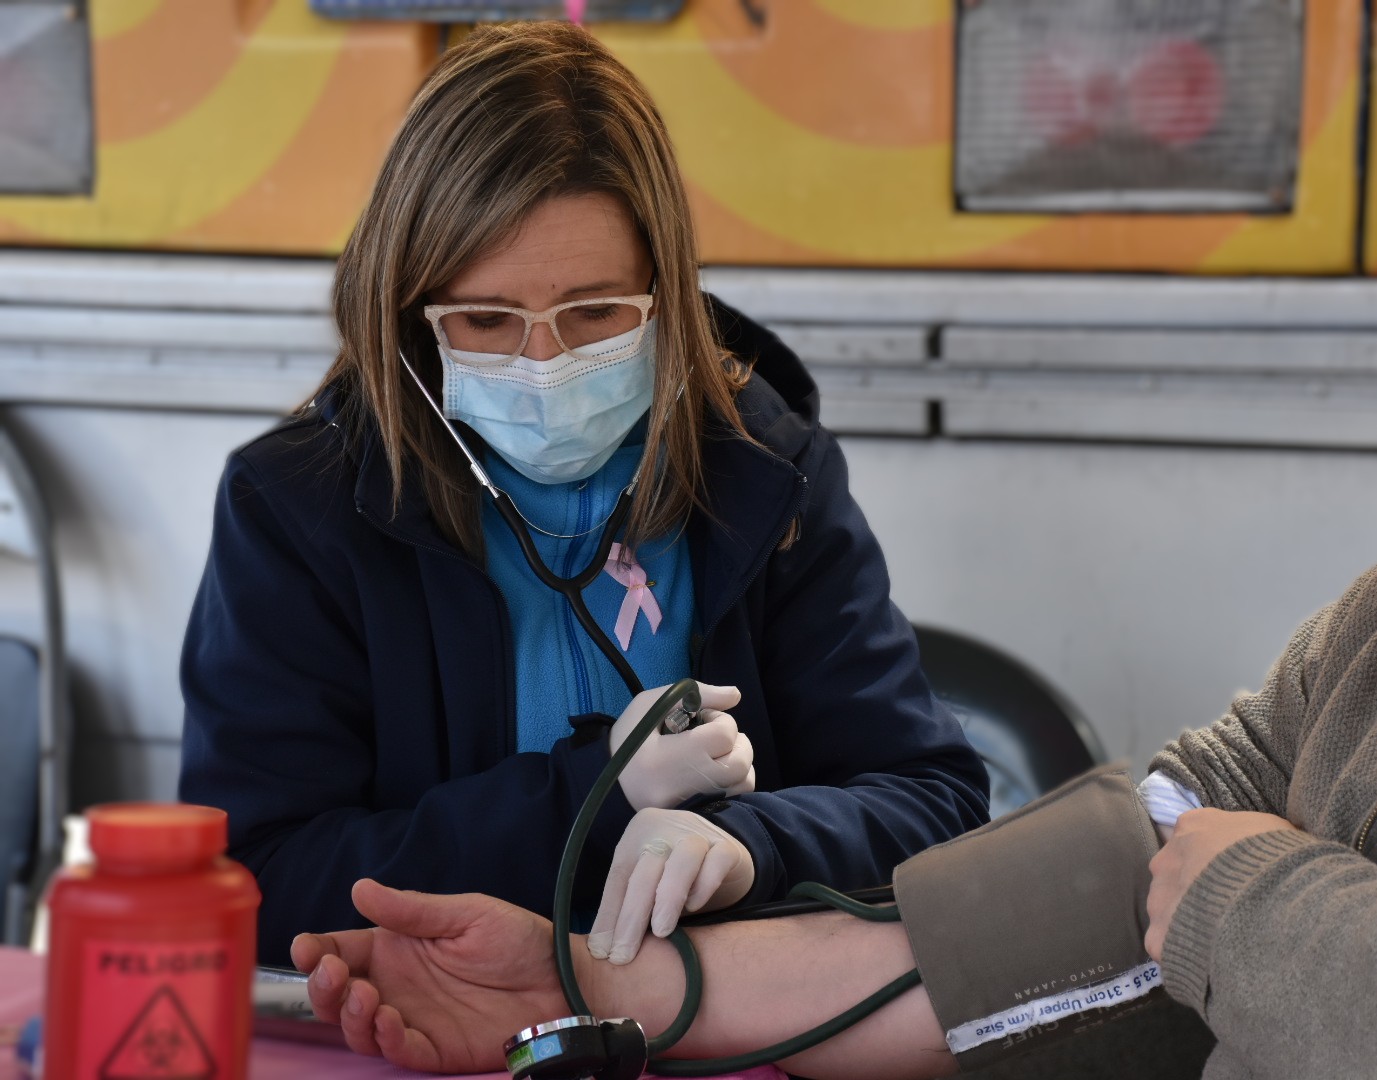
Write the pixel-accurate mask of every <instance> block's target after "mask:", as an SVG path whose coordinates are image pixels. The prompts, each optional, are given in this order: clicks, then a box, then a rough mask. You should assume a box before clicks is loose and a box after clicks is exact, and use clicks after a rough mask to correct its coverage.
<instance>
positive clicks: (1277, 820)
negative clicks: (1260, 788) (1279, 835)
mask: <svg viewBox="0 0 1377 1080" xmlns="http://www.w3.org/2000/svg"><path fill="white" fill-rule="evenodd" d="M1294 828H1295V826H1294V825H1292V824H1291V823H1290V822H1289V821H1287V820H1286V819H1285V818H1282V817H1277V816H1276V815H1275V814H1259V813H1254V812H1253V811H1251V810H1213V809H1204V810H1187V811H1186V812H1185V813H1184V814H1182V815H1181V816H1180V817H1179V818H1177V819H1176V831H1175V832H1174V833H1173V834H1172V835H1171V837H1170V839H1168V840H1167V842H1166V843H1165V844H1164V845H1163V846H1162V850H1161V851H1159V852H1158V853H1157V854H1156V855H1154V856H1153V858H1152V862H1151V863H1150V864H1149V866H1150V869H1151V870H1152V887H1151V888H1150V889H1149V890H1148V898H1147V911H1148V919H1149V923H1148V930H1147V936H1146V937H1145V938H1144V941H1143V944H1144V946H1145V947H1146V948H1147V953H1148V955H1149V956H1150V957H1152V958H1153V959H1154V960H1156V961H1157V962H1158V963H1161V961H1162V946H1163V945H1164V944H1165V943H1166V940H1167V933H1168V931H1169V930H1170V929H1171V920H1172V918H1173V917H1174V916H1175V914H1176V908H1177V906H1178V905H1179V904H1180V903H1181V898H1182V897H1183V896H1185V895H1186V890H1187V889H1189V888H1190V887H1191V885H1192V884H1193V883H1194V882H1195V879H1196V878H1198V877H1199V876H1200V875H1201V873H1202V872H1203V871H1204V869H1205V867H1207V866H1208V865H1209V864H1210V862H1211V860H1213V859H1214V857H1215V856H1216V855H1218V854H1219V853H1220V852H1222V851H1223V850H1224V849H1225V848H1227V847H1229V846H1230V845H1231V844H1234V843H1236V842H1237V841H1239V840H1242V839H1243V838H1244V837H1247V836H1255V835H1257V834H1258V833H1265V832H1275V831H1276V830H1277V829H1294Z"/></svg>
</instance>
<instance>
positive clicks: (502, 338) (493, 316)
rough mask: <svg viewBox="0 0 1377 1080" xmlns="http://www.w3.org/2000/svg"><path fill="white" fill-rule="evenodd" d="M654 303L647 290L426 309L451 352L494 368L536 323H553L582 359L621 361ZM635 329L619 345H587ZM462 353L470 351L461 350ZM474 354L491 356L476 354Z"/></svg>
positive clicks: (559, 340) (516, 352) (565, 345)
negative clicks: (541, 302)
mask: <svg viewBox="0 0 1377 1080" xmlns="http://www.w3.org/2000/svg"><path fill="white" fill-rule="evenodd" d="M654 303H655V298H654V297H653V296H651V295H650V294H649V293H645V294H643V295H640V296H605V297H599V298H597V299H594V300H570V301H568V302H567V303H563V304H556V305H555V306H554V307H551V308H546V309H545V310H544V311H530V310H528V309H526V308H519V307H495V306H493V305H491V304H429V305H427V306H426V307H425V308H424V314H425V317H426V319H428V320H429V322H430V325H431V326H432V327H433V328H434V330H435V339H436V340H437V341H438V342H439V343H440V348H441V349H442V350H444V353H445V355H446V356H448V357H449V358H450V359H451V360H453V361H454V362H455V363H458V364H467V365H468V366H470V367H490V366H494V365H497V364H505V363H508V362H509V361H511V360H515V359H516V358H517V357H518V356H520V355H521V354H522V353H523V352H524V351H525V349H526V343H527V342H528V341H530V340H531V328H532V327H533V326H535V324H536V323H544V324H545V325H546V326H548V327H549V328H550V333H551V334H553V335H554V338H555V342H556V344H558V345H559V347H560V349H561V350H562V351H564V352H567V353H571V354H572V355H574V356H576V357H578V358H579V359H580V360H594V361H609V360H620V359H622V358H623V357H627V356H630V355H631V354H632V353H633V352H635V351H636V349H637V347H638V346H639V345H640V344H641V338H642V336H643V335H644V334H645V324H646V319H647V318H648V317H649V315H650V309H651V307H652V306H654ZM633 330H634V331H635V336H634V337H633V338H632V339H631V340H630V341H629V342H627V343H625V344H621V345H618V346H617V347H616V348H614V349H610V350H609V349H592V350H589V349H588V346H590V345H595V344H597V343H598V342H600V341H607V340H608V339H609V338H616V337H621V336H622V335H624V334H628V333H631V332H632V331H633ZM461 353H468V354H470V355H468V356H463V355H457V354H461ZM474 353H484V354H486V355H485V356H484V357H483V358H482V359H475V358H474V356H473V355H472V354H474Z"/></svg>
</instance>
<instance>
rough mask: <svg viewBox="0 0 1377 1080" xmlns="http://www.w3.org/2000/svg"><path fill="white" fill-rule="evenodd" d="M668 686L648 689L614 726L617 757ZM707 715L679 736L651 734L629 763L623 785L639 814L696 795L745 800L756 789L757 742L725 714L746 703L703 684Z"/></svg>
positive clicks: (731, 691)
mask: <svg viewBox="0 0 1377 1080" xmlns="http://www.w3.org/2000/svg"><path fill="white" fill-rule="evenodd" d="M666 689H667V688H666V687H663V686H661V687H659V688H657V689H655V690H645V691H642V692H641V693H639V694H637V695H636V696H635V697H634V698H632V699H631V704H630V705H628V706H627V707H626V711H625V712H624V713H622V714H621V716H620V717H618V718H617V722H616V723H615V724H613V725H612V732H611V734H610V736H609V746H610V748H611V751H612V753H614V754H615V753H616V752H617V750H618V749H619V748H620V747H621V745H622V743H623V742H625V741H626V737H627V736H628V735H630V734H631V732H632V731H633V730H634V729H635V727H636V725H637V724H638V723H640V722H641V719H642V718H643V717H644V716H645V714H646V713H648V712H649V711H650V707H651V706H652V705H654V704H655V702H656V701H658V700H659V698H660V695H661V694H663V693H664V692H665V690H666ZM698 691H699V693H700V694H701V695H702V699H703V704H702V711H701V712H700V713H699V724H698V726H697V727H693V728H690V729H689V730H688V731H681V732H679V733H678V734H676V735H662V734H660V731H659V729H658V728H657V729H656V730H655V731H653V732H651V733H650V738H648V739H646V741H645V742H643V743H642V744H641V745H640V748H639V749H637V751H636V753H635V754H633V755H632V757H631V760H630V761H628V762H627V763H626V768H625V769H624V770H623V771H622V775H621V780H620V783H621V785H622V794H623V795H625V796H626V801H627V802H629V803H630V804H631V806H632V808H633V809H635V810H644V809H646V808H647V807H650V806H658V807H661V808H664V809H669V808H671V807H675V806H678V805H679V804H680V803H682V802H684V801H685V800H687V799H691V798H693V797H694V796H695V795H713V796H719V797H720V796H725V795H741V794H744V793H745V792H747V791H754V790H755V765H754V764H753V761H754V760H755V752H754V750H752V748H751V740H750V739H748V738H747V737H746V736H745V735H743V734H741V732H739V731H738V730H737V728H736V721H735V720H733V719H732V718H731V716H730V715H728V714H727V713H725V712H721V711H720V710H722V709H730V708H731V707H732V706H734V705H736V704H737V703H738V702H740V701H741V691H739V690H738V689H737V688H736V687H734V686H710V685H708V684H707V683H699V684H698Z"/></svg>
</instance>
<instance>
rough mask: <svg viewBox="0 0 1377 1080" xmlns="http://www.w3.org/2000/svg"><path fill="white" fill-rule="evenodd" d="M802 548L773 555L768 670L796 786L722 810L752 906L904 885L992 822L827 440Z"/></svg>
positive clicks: (762, 658)
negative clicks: (921, 866)
mask: <svg viewBox="0 0 1377 1080" xmlns="http://www.w3.org/2000/svg"><path fill="white" fill-rule="evenodd" d="M817 437H818V438H819V439H821V440H823V444H822V447H821V454H820V458H821V461H820V464H819V466H818V467H817V468H816V470H815V471H814V472H813V474H812V475H811V476H810V482H809V489H810V490H809V498H808V504H807V508H806V510H805V511H804V513H803V515H802V519H801V535H800V538H799V540H798V541H797V543H795V544H794V545H793V546H792V547H791V548H789V549H788V550H786V551H784V552H777V553H775V554H774V555H773V556H771V558H770V561H769V563H768V565H767V567H766V570H765V573H766V575H767V577H766V583H765V584H766V610H765V612H764V618H763V626H762V628H761V629H760V631H759V635H760V640H759V642H758V645H757V657H758V663H759V664H760V672H761V684H762V686H763V688H764V694H765V697H766V700H767V705H768V709H769V715H770V726H771V729H772V736H773V738H774V742H775V746H776V750H777V753H778V756H779V759H780V763H781V769H782V780H783V785H782V786H781V788H780V789H779V790H775V791H758V792H755V793H753V794H750V795H743V796H739V797H737V798H734V799H731V800H729V801H728V802H727V803H726V804H724V805H723V804H719V805H720V806H721V809H719V810H718V811H717V813H716V818H717V820H718V822H719V824H721V825H723V826H724V827H726V828H728V829H730V831H732V832H733V833H734V834H735V835H736V836H737V837H739V838H740V839H741V840H742V842H743V843H744V844H745V845H746V846H747V848H748V849H749V850H750V852H751V855H752V858H753V860H754V862H755V867H756V877H755V884H754V885H753V887H752V890H751V893H750V895H749V896H748V897H747V902H752V903H754V902H759V901H764V900H768V899H772V898H777V897H780V896H782V895H784V893H786V892H787V891H788V889H789V888H790V887H792V886H793V885H794V884H797V883H798V882H800V881H820V882H823V883H824V884H828V885H831V886H833V887H835V888H841V889H852V888H862V887H866V886H871V885H880V884H884V883H886V882H888V880H889V879H890V876H891V874H892V872H893V869H894V867H895V866H896V865H898V864H899V863H900V862H902V861H903V860H904V859H906V858H908V857H909V856H911V855H913V854H915V853H916V852H918V851H921V850H923V849H924V848H926V847H929V846H930V845H932V844H935V843H940V842H942V841H944V840H948V839H951V838H952V837H954V836H957V835H959V834H961V833H963V832H965V831H966V830H968V829H971V828H974V827H976V826H978V825H981V824H983V823H984V822H985V821H986V820H988V814H989V811H988V779H987V777H986V773H985V768H984V765H983V764H982V762H981V761H980V758H979V757H978V755H977V754H976V753H975V751H974V750H972V749H971V746H970V744H969V743H968V742H967V741H966V738H965V735H964V734H963V732H962V731H961V728H960V725H959V724H958V723H957V722H956V720H955V718H954V717H953V716H952V715H951V713H950V712H949V711H948V710H947V709H946V708H945V706H943V705H942V704H941V702H939V701H938V700H937V698H936V697H935V696H934V695H933V693H932V690H931V688H930V686H929V685H928V682H927V679H926V677H925V676H924V674H923V670H922V668H921V666H920V664H919V659H918V645H917V641H916V639H915V636H914V633H913V628H912V627H911V626H910V625H909V623H908V621H907V620H906V619H905V618H904V616H903V615H902V614H901V613H900V612H899V610H898V608H896V607H895V606H894V604H893V603H892V602H891V601H890V599H889V592H890V589H889V574H888V571H887V569H886V567H885V562H884V558H883V556H882V555H881V553H880V549H879V544H878V542H877V540H876V538H875V536H874V534H873V533H872V532H871V531H870V528H869V526H868V525H867V523H866V521H865V519H864V516H863V515H862V513H861V511H860V508H859V507H858V506H857V505H856V503H855V501H854V500H853V499H852V497H851V494H850V491H849V488H848V483H847V471H846V464H845V460H844V458H843V457H842V454H841V451H840V449H839V448H838V447H837V445H836V443H835V441H834V440H833V439H832V437H831V436H830V434H828V433H827V432H826V431H820V432H819V434H818V436H817Z"/></svg>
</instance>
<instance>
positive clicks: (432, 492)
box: [325, 22, 746, 558]
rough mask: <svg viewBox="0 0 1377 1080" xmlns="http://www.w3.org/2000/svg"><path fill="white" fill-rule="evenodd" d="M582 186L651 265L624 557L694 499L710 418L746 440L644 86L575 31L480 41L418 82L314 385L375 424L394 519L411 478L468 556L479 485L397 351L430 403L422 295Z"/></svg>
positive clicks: (344, 261) (474, 37) (491, 31)
mask: <svg viewBox="0 0 1377 1080" xmlns="http://www.w3.org/2000/svg"><path fill="white" fill-rule="evenodd" d="M587 192H607V193H610V194H612V195H615V196H616V197H618V198H620V199H621V200H622V201H623V202H624V203H625V204H626V206H627V207H628V208H629V209H630V211H631V215H632V218H633V219H634V221H635V222H636V225H637V228H638V229H639V230H640V232H641V233H642V235H643V236H644V238H645V240H646V243H647V244H648V245H649V248H650V252H651V256H652V258H653V260H654V265H655V297H656V310H657V320H656V321H657V325H658V336H657V339H656V343H655V344H656V372H655V394H654V402H653V404H652V406H651V410H650V418H649V430H648V432H647V436H646V446H647V453H649V454H651V455H652V457H651V458H650V460H651V461H656V462H657V463H658V466H659V467H658V468H656V469H655V470H654V472H653V474H650V475H644V474H643V476H642V481H641V484H640V487H639V488H638V489H637V491H636V494H635V498H634V501H633V503H632V507H631V515H630V518H629V521H628V525H627V530H626V545H625V546H627V547H628V548H632V549H634V547H635V546H636V544H637V542H644V541H645V540H647V539H649V538H652V537H654V536H658V535H664V534H666V533H669V532H671V531H674V530H676V529H678V528H679V527H681V526H682V524H683V522H684V521H685V520H686V518H687V515H688V511H689V509H690V507H691V506H692V505H694V504H695V503H697V504H699V505H701V498H700V495H699V492H700V490H701V483H702V460H701V456H700V446H701V441H702V437H703V418H704V416H705V414H706V413H709V412H710V413H715V414H716V415H717V416H719V417H721V418H723V419H724V420H725V421H726V423H727V424H728V425H729V426H730V427H732V428H734V429H735V430H736V431H737V432H738V433H739V434H740V435H741V436H743V437H746V435H745V431H744V430H743V429H742V426H741V420H740V417H739V416H738V414H737V411H736V407H735V404H734V397H735V394H736V392H737V390H739V389H740V387H741V385H742V384H743V383H744V381H745V369H744V368H743V367H742V366H741V365H740V364H738V363H736V362H735V361H732V360H731V359H730V358H729V357H728V356H727V354H725V353H724V351H723V349H722V348H721V346H720V344H719V343H718V341H717V340H716V337H715V332H714V327H713V324H712V320H711V318H710V316H709V313H708V310H707V305H706V303H705V301H704V298H703V295H702V293H701V292H700V291H699V287H698V259H697V251H696V247H695V243H694V237H693V227H692V222H691V220H690V216H689V208H688V200H687V197H686V195H685V192H684V186H683V180H682V178H681V177H680V175H679V169H678V166H677V165H676V163H675V160H674V152H673V149H672V148H671V146H670V141H669V135H668V133H667V132H666V130H665V125H664V122H663V121H662V120H661V118H660V114H659V112H658V111H657V110H656V108H655V106H654V104H653V103H652V102H651V100H650V97H649V95H648V94H647V93H646V90H645V88H644V87H643V86H642V85H641V84H640V82H638V81H637V79H636V77H635V76H634V75H632V74H631V72H630V71H628V70H627V69H626V67H625V66H624V65H622V63H621V62H620V61H618V60H617V59H616V58H615V57H614V56H613V55H612V54H611V52H609V51H608V50H607V49H606V48H605V47H604V46H603V45H602V44H600V43H599V42H598V41H597V40H596V39H595V38H594V37H592V36H591V35H590V34H588V33H587V32H586V31H584V30H582V29H580V28H578V27H576V26H573V25H571V24H569V23H562V22H548V23H517V24H509V25H504V26H490V27H484V28H482V29H479V30H476V31H475V32H473V33H472V34H471V35H469V36H468V37H467V38H466V39H465V40H464V41H463V42H462V43H460V44H459V45H457V46H456V47H454V48H453V49H451V50H449V52H447V53H446V54H445V55H444V56H443V57H442V58H441V60H440V62H439V64H438V66H437V67H436V68H435V70H434V71H433V72H432V73H431V75H430V76H429V78H427V79H426V81H425V82H424V84H423V85H422V86H421V88H420V90H419V92H418V93H417V95H416V98H415V100H414V101H413V102H412V104H411V108H410V109H409V110H408V112H407V114H406V117H405V118H404V120H403V121H402V126H401V129H400V131H398V133H397V136H396V139H395V140H394V141H393V143H392V146H391V148H390V149H389V150H388V152H387V157H386V159H385V160H384V161H383V164H382V169H381V171H380V172H379V174H378V180H377V183H376V185H375V186H374V189H373V193H372V195H371V196H370V198H369V200H368V203H367V205H366V206H365V207H364V210H363V214H362V216H361V217H360V219H359V222H358V225H357V226H356V227H355V229H354V232H353V235H352V236H351V237H350V238H349V242H348V244H347V245H346V246H345V249H344V252H343V254H342V255H341V256H340V259H339V264H338V267H337V269H336V272H335V282H334V295H333V304H334V315H335V322H336V324H337V327H338V330H339V336H340V343H341V344H340V352H339V356H338V358H337V359H336V361H335V363H334V364H333V365H332V366H331V368H330V371H329V372H328V373H327V374H326V376H325V381H326V383H330V382H336V383H339V384H342V385H343V387H344V388H345V391H346V393H345V394H344V395H343V398H344V400H345V402H346V410H347V411H346V414H345V417H346V419H347V420H348V421H349V424H348V425H347V426H350V427H352V428H353V429H355V430H357V429H358V428H359V426H360V425H361V423H362V421H363V419H364V418H365V416H367V415H370V414H371V417H372V418H373V419H374V421H375V422H376V424H377V427H378V433H379V435H380V437H381V440H382V445H383V448H384V451H385V453H386V458H387V463H388V467H389V470H390V472H391V475H392V485H393V508H394V510H395V508H396V506H397V504H398V501H399V500H400V497H401V490H402V480H403V476H404V475H405V474H407V473H408V472H410V471H412V468H413V467H414V469H415V472H416V473H417V474H418V476H419V479H420V481H421V483H422V485H423V488H424V491H425V497H426V501H427V502H428V504H429V506H430V510H431V513H432V515H433V517H434V518H435V520H436V522H437V523H438V525H439V527H440V529H441V530H442V531H443V532H444V533H445V534H446V535H447V536H448V537H449V538H450V539H451V540H452V541H454V542H455V543H457V544H458V545H459V546H460V547H461V548H463V549H464V550H465V551H466V552H468V553H469V554H470V555H472V556H474V557H475V558H480V557H481V554H482V529H481V525H480V521H479V505H478V501H477V500H478V487H477V484H476V483H475V482H474V481H473V479H472V477H471V475H470V474H469V471H468V469H467V466H466V464H465V462H464V459H463V457H462V456H461V454H460V452H459V450H458V448H457V447H456V446H455V445H454V444H453V441H452V439H451V438H450V436H449V434H448V433H447V432H445V431H444V430H443V426H442V425H441V424H440V423H439V420H438V418H437V417H436V416H435V415H434V414H433V413H431V412H430V411H429V407H428V406H427V405H426V404H425V402H424V400H423V399H422V397H421V394H420V392H419V390H418V389H417V388H416V386H415V385H414V384H413V383H412V382H411V380H410V378H409V376H407V375H406V373H405V371H404V369H403V368H402V366H401V363H400V361H399V359H398V355H397V353H398V349H399V348H401V349H403V350H405V352H406V355H407V359H409V360H410V361H411V362H412V364H413V366H415V367H416V368H417V371H418V373H419V374H420V376H421V378H422V379H423V380H424V381H425V382H426V384H427V386H428V387H429V388H430V389H431V391H432V393H433V394H435V395H436V396H437V398H438V391H439V385H440V381H441V368H440V362H439V358H438V356H437V353H436V349H435V340H434V337H433V336H432V334H431V331H430V328H429V327H428V326H427V325H426V323H425V322H424V321H423V320H422V319H421V318H420V316H419V311H420V308H421V307H422V306H423V305H424V303H425V297H426V294H427V293H428V292H430V291H431V290H434V289H437V288H439V287H440V286H441V285H443V284H445V283H446V282H448V281H449V280H451V279H452V278H454V277H455V276H456V275H457V274H459V273H460V272H461V271H462V270H463V269H464V267H465V266H467V265H468V264H469V263H471V262H472V261H473V260H474V259H475V258H478V257H481V256H483V255H485V254H486V253H488V252H490V251H492V250H493V249H494V248H496V247H498V246H500V245H501V244H502V243H503V242H504V241H505V240H506V239H508V238H510V237H511V236H512V235H514V234H515V232H516V231H517V229H518V228H519V227H520V225H521V223H522V222H523V221H524V219H525V218H526V216H527V215H528V214H529V213H530V212H531V210H532V209H533V208H534V207H535V206H537V205H538V204H539V203H541V202H542V201H543V200H545V199H548V198H551V197H554V196H559V195H567V194H583V193H587ZM681 385H683V386H684V392H683V395H682V396H681V397H677V395H678V392H679V387H680V386H681Z"/></svg>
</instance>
